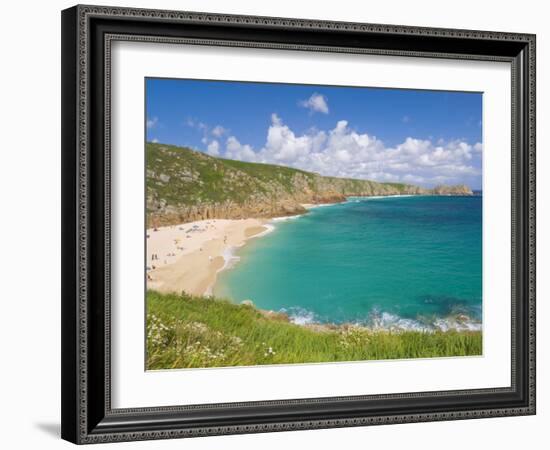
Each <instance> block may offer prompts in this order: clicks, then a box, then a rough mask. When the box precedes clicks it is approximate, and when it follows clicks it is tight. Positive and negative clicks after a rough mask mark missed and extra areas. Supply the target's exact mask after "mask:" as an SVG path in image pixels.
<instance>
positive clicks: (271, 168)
mask: <svg viewBox="0 0 550 450" xmlns="http://www.w3.org/2000/svg"><path fill="white" fill-rule="evenodd" d="M146 159H147V161H146V166H147V173H146V190H147V193H146V196H147V219H148V227H150V226H161V225H174V224H181V223H187V222H192V221H195V220H203V219H214V218H215V219H243V218H271V217H279V216H287V215H295V214H302V213H304V212H305V211H306V210H305V208H304V206H303V204H308V203H309V204H318V203H337V202H342V201H344V200H345V199H346V197H348V196H375V195H383V196H385V195H404V194H411V195H471V194H472V191H471V190H470V189H469V188H468V187H467V186H463V185H459V186H438V187H435V188H434V189H426V188H422V187H419V186H414V185H410V184H404V183H378V182H374V181H369V180H357V179H350V178H336V177H325V176H321V175H319V174H316V173H311V172H306V171H303V170H298V169H294V168H290V167H284V166H278V165H272V164H259V163H249V162H243V161H234V160H228V159H222V158H215V157H212V156H209V155H206V154H204V153H202V152H197V151H194V150H191V149H189V148H184V147H176V146H172V145H166V144H158V143H150V142H149V143H147V144H146Z"/></svg>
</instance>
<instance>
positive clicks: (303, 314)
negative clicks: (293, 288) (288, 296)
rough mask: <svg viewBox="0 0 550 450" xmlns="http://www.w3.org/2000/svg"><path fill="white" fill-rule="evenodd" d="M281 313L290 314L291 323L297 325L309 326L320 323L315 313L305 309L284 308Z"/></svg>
mask: <svg viewBox="0 0 550 450" xmlns="http://www.w3.org/2000/svg"><path fill="white" fill-rule="evenodd" d="M281 312H283V313H285V314H288V317H289V319H290V321H291V322H292V323H295V324H296V325H308V324H311V323H317V322H318V321H317V320H316V318H315V313H314V312H313V311H309V310H307V309H305V308H298V307H295V308H290V309H289V310H287V309H285V308H282V309H281Z"/></svg>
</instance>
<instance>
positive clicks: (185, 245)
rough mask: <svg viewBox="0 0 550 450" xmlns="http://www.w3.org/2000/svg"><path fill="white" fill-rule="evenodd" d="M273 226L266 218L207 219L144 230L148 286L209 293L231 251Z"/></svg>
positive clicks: (177, 291)
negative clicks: (145, 233) (145, 232)
mask: <svg viewBox="0 0 550 450" xmlns="http://www.w3.org/2000/svg"><path fill="white" fill-rule="evenodd" d="M273 229H274V227H273V226H272V225H270V224H269V223H268V221H267V220H265V219H235V220H230V219H210V220H198V221H194V222H187V223H183V224H179V225H170V226H165V227H159V228H156V229H153V228H151V229H148V230H147V237H146V239H147V244H146V258H147V259H146V272H147V276H146V277H147V289H148V290H149V289H150V290H155V291H158V292H161V293H181V292H182V291H184V292H186V293H187V294H190V295H211V293H212V288H213V286H214V284H215V282H216V279H217V274H218V273H219V272H221V271H222V270H224V269H227V268H228V267H230V266H231V259H232V258H233V256H232V252H233V251H234V250H235V249H237V248H239V247H241V246H243V245H244V244H245V243H246V242H247V241H248V240H249V239H252V238H254V237H261V236H264V235H266V234H268V233H270V232H271V231H273Z"/></svg>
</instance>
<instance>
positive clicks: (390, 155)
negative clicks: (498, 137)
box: [218, 114, 482, 187]
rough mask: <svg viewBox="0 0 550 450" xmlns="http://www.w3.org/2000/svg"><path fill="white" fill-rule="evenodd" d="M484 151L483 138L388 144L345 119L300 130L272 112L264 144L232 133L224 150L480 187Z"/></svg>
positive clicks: (311, 166) (353, 173) (313, 167)
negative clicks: (328, 126) (329, 127)
mask: <svg viewBox="0 0 550 450" xmlns="http://www.w3.org/2000/svg"><path fill="white" fill-rule="evenodd" d="M218 150H219V149H218ZM481 151H482V145H481V143H475V144H473V145H471V144H469V143H467V142H465V141H462V140H455V141H450V142H443V141H438V142H437V143H434V142H432V141H431V140H423V139H415V138H412V137H408V138H406V139H405V140H404V141H403V142H402V143H401V144H399V145H396V146H392V147H387V146H385V145H384V143H383V142H382V141H381V140H379V139H378V138H377V137H376V136H373V135H369V134H367V133H358V132H357V131H354V130H353V129H351V128H350V127H349V124H348V122H347V121H346V120H340V121H338V122H337V123H336V126H335V127H334V128H333V129H332V130H329V131H323V130H316V129H312V130H309V131H308V132H307V133H305V134H303V135H297V134H296V133H295V132H294V131H293V130H292V129H290V127H289V126H288V125H286V124H284V122H283V120H282V119H281V118H280V117H279V116H278V115H277V114H272V116H271V125H270V126H269V128H268V130H267V138H266V142H265V145H264V146H263V147H262V148H260V149H258V150H254V149H253V148H252V147H251V146H250V145H246V144H242V143H241V142H239V140H238V139H237V138H236V137H235V136H230V137H229V138H227V140H226V145H225V152H224V153H223V154H221V156H223V157H225V158H230V159H237V160H242V161H250V162H261V163H272V164H282V165H287V166H291V167H296V168H299V169H303V170H308V171H312V172H317V173H320V174H322V175H330V176H338V177H351V178H362V179H371V180H377V181H392V182H398V181H402V182H408V183H413V184H421V185H427V186H432V185H435V184H439V183H446V184H451V183H466V184H468V185H471V186H473V187H476V186H479V181H480V176H481Z"/></svg>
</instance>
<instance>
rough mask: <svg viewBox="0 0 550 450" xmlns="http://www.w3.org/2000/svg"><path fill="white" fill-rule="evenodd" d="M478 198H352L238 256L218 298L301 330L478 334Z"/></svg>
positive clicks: (255, 242) (287, 225) (283, 227)
mask: <svg viewBox="0 0 550 450" xmlns="http://www.w3.org/2000/svg"><path fill="white" fill-rule="evenodd" d="M481 221H482V197H481V196H471V197H445V196H410V197H385V198H350V199H349V200H348V202H346V203H341V204H337V205H330V206H325V207H319V208H314V209H312V210H310V211H309V213H308V214H305V215H303V216H299V217H296V218H293V219H290V220H284V221H274V222H273V225H274V231H273V232H271V233H269V234H267V235H265V236H263V237H261V238H256V239H251V240H250V241H249V242H248V243H247V245H246V246H244V247H242V248H240V249H237V251H236V253H235V256H236V257H237V258H239V260H238V261H236V263H235V264H231V265H230V268H229V269H227V270H225V271H223V272H221V273H220V274H219V277H218V282H217V283H216V286H215V287H214V294H215V295H216V296H220V297H228V298H230V299H231V300H233V301H235V302H240V301H242V300H245V299H249V300H252V301H253V302H254V304H255V305H256V306H258V307H259V308H262V309H270V310H275V311H286V312H287V313H289V314H290V315H291V317H292V319H293V320H294V321H295V322H298V323H307V322H325V323H326V322H331V323H342V322H354V323H361V324H365V325H369V326H375V327H382V328H391V327H395V326H397V327H399V328H413V329H418V328H433V327H434V326H435V327H437V328H443V329H446V328H449V327H450V328H460V329H464V328H470V329H479V328H480V327H481V305H482V299H481V296H482V222H481Z"/></svg>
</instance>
